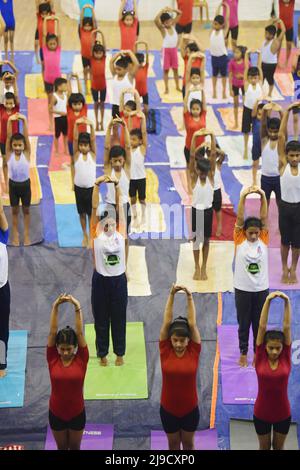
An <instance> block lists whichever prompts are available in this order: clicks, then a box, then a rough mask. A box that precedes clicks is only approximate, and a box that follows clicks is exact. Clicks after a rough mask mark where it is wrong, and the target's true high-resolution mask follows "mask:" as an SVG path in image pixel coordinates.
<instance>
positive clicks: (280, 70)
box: [276, 49, 297, 73]
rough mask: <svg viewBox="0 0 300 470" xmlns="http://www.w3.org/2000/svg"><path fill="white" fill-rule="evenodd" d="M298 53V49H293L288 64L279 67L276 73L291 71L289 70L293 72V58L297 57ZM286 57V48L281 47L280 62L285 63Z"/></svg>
mask: <svg viewBox="0 0 300 470" xmlns="http://www.w3.org/2000/svg"><path fill="white" fill-rule="evenodd" d="M296 53H297V49H292V52H291V55H290V58H289V63H288V66H287V67H285V68H283V69H280V68H279V67H277V69H276V73H289V72H291V70H292V62H293V58H294V57H295V55H296ZM285 59H286V49H281V51H280V55H279V61H278V63H279V64H284V63H285Z"/></svg>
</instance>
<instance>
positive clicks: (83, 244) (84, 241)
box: [82, 233, 89, 248]
mask: <svg viewBox="0 0 300 470" xmlns="http://www.w3.org/2000/svg"><path fill="white" fill-rule="evenodd" d="M88 245H89V237H88V236H87V234H86V233H85V234H84V236H83V239H82V246H83V248H87V247H88Z"/></svg>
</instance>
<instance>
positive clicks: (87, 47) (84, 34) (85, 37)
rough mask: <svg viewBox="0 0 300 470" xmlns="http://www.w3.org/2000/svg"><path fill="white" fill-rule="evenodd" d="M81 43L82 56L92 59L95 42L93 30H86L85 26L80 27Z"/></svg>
mask: <svg viewBox="0 0 300 470" xmlns="http://www.w3.org/2000/svg"><path fill="white" fill-rule="evenodd" d="M80 44H81V56H82V57H84V58H85V59H91V57H92V44H93V35H92V31H85V30H84V29H83V28H80Z"/></svg>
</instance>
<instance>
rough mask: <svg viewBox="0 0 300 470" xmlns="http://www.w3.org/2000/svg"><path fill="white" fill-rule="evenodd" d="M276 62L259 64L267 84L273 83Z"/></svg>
mask: <svg viewBox="0 0 300 470" xmlns="http://www.w3.org/2000/svg"><path fill="white" fill-rule="evenodd" d="M276 67H277V64H265V63H262V64H261V68H262V73H263V79H264V80H267V82H268V84H269V85H271V86H272V85H274V83H275V82H274V74H275V70H276Z"/></svg>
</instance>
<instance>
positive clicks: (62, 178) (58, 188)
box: [49, 170, 75, 204]
mask: <svg viewBox="0 0 300 470" xmlns="http://www.w3.org/2000/svg"><path fill="white" fill-rule="evenodd" d="M49 178H50V182H51V188H52V193H53V197H54V202H55V204H75V194H74V191H72V189H71V172H70V170H68V171H67V170H66V171H49Z"/></svg>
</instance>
